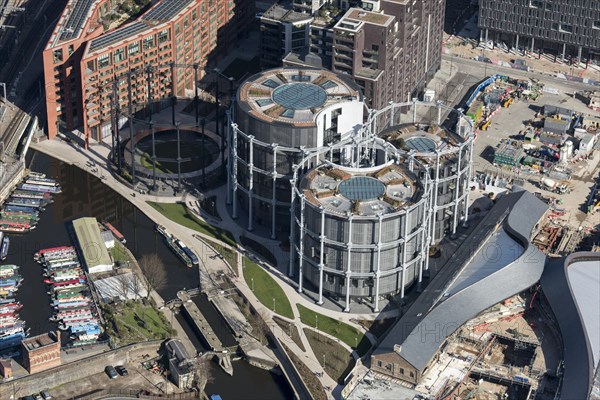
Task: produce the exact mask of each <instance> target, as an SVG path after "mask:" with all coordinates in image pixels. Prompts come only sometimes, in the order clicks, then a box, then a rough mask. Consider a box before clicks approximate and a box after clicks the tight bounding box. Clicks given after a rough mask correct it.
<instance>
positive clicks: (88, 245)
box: [73, 217, 112, 271]
mask: <svg viewBox="0 0 600 400" xmlns="http://www.w3.org/2000/svg"><path fill="white" fill-rule="evenodd" d="M73 228H74V229H75V235H76V236H77V241H78V242H79V247H80V250H81V253H82V254H83V258H84V262H85V265H86V266H87V268H88V271H89V270H90V269H92V268H94V267H96V266H99V265H112V260H111V258H110V256H109V254H108V250H107V249H106V246H105V245H104V240H102V236H101V235H100V228H99V227H98V221H97V220H96V218H92V217H85V218H79V219H76V220H74V221H73Z"/></svg>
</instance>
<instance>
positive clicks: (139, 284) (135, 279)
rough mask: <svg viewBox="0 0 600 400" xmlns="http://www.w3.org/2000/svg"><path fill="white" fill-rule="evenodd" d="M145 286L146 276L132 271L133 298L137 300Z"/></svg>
mask: <svg viewBox="0 0 600 400" xmlns="http://www.w3.org/2000/svg"><path fill="white" fill-rule="evenodd" d="M143 287H144V278H143V277H141V276H139V275H138V274H137V273H136V272H135V271H134V272H132V273H131V290H133V298H134V299H135V300H137V298H138V296H139V295H140V291H141V290H142V288H143Z"/></svg>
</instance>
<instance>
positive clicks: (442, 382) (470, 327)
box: [417, 292, 560, 400]
mask: <svg viewBox="0 0 600 400" xmlns="http://www.w3.org/2000/svg"><path fill="white" fill-rule="evenodd" d="M534 296H535V294H532V293H529V292H527V293H522V294H521V295H518V296H515V297H512V298H510V299H507V300H506V301H504V302H502V303H501V304H498V305H496V306H494V307H492V308H490V309H488V310H486V311H485V312H484V313H483V314H481V315H480V316H478V317H477V318H475V319H473V320H471V321H469V322H468V323H467V324H465V325H464V326H463V327H462V328H461V329H460V330H458V331H457V332H456V333H455V334H454V335H452V336H450V337H449V338H448V339H447V340H446V342H445V343H444V344H443V345H442V347H441V349H440V352H439V353H438V355H437V357H436V359H435V360H434V362H432V363H431V365H430V366H429V368H428V369H427V371H426V372H425V373H424V375H423V379H422V383H421V384H420V385H419V386H418V387H417V390H420V391H422V392H427V393H430V394H431V395H432V396H434V397H435V398H445V399H465V400H466V399H478V400H491V399H504V398H509V399H515V400H527V399H532V398H534V395H535V398H536V399H548V400H550V399H552V398H553V397H554V393H555V392H556V389H557V383H556V379H555V378H553V377H551V376H549V375H548V374H547V373H546V371H552V370H554V371H556V368H557V367H558V360H559V359H560V354H559V353H558V351H559V350H558V349H559V346H558V344H557V342H556V339H555V336H554V334H553V331H552V330H553V329H554V330H555V328H554V327H553V325H552V324H553V322H552V321H548V320H546V319H545V318H542V317H541V314H540V312H539V311H538V310H537V309H536V308H535V307H533V308H532V307H531V306H532V305H533V301H532V299H533V298H534Z"/></svg>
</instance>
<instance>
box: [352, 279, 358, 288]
mask: <svg viewBox="0 0 600 400" xmlns="http://www.w3.org/2000/svg"><path fill="white" fill-rule="evenodd" d="M352 287H355V288H357V287H358V279H352Z"/></svg>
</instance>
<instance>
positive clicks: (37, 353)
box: [21, 331, 61, 374]
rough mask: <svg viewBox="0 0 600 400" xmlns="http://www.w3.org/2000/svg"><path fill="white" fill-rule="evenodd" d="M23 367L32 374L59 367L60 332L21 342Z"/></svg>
mask: <svg viewBox="0 0 600 400" xmlns="http://www.w3.org/2000/svg"><path fill="white" fill-rule="evenodd" d="M21 347H22V348H23V367H25V369H26V370H27V371H29V373H30V374H35V373H36V372H40V371H44V370H47V369H49V368H54V367H57V366H59V365H60V364H61V360H60V332H58V331H57V333H56V334H54V333H52V332H50V333H44V334H41V335H38V336H34V337H30V338H27V339H25V340H23V341H22V342H21Z"/></svg>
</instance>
